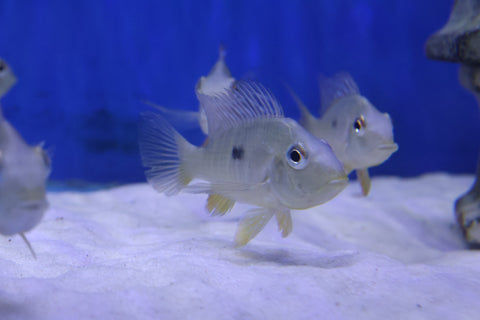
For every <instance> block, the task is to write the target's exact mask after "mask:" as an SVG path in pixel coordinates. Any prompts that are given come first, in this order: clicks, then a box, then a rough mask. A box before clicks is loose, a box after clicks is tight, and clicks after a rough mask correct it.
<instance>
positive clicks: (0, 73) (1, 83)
mask: <svg viewBox="0 0 480 320" xmlns="http://www.w3.org/2000/svg"><path fill="white" fill-rule="evenodd" d="M16 82H17V77H16V76H15V74H14V72H13V70H12V69H11V68H10V66H9V65H8V64H7V62H6V61H5V60H4V59H2V58H0V98H2V97H3V96H4V95H5V94H6V93H7V92H8V91H9V90H10V88H11V87H12V86H13V85H14V84H15V83H16Z"/></svg>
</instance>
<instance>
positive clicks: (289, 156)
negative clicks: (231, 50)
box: [139, 81, 348, 246]
mask: <svg viewBox="0 0 480 320" xmlns="http://www.w3.org/2000/svg"><path fill="white" fill-rule="evenodd" d="M200 103H201V106H202V108H204V110H205V115H206V120H207V122H208V139H207V142H206V143H205V144H204V145H203V146H201V147H196V146H193V145H192V144H190V143H189V142H187V141H186V140H185V139H184V138H183V137H182V136H181V135H180V134H179V133H177V132H176V131H175V130H174V129H173V127H172V126H171V125H170V123H169V122H168V121H167V120H165V119H164V118H163V117H162V116H161V115H159V114H156V113H152V112H148V113H144V114H142V120H141V123H140V141H139V144H140V154H141V157H142V163H143V165H144V166H145V167H147V168H149V169H148V170H146V173H145V174H146V177H147V180H148V182H149V183H150V184H151V185H152V186H153V188H154V189H156V190H157V191H158V192H161V193H165V194H166V195H174V194H177V193H178V192H180V191H181V190H185V191H186V192H191V193H206V194H208V195H209V196H208V200H207V209H208V211H209V212H211V213H212V214H213V215H223V214H225V213H227V212H228V211H230V210H231V209H232V207H233V206H234V204H235V202H236V201H238V202H242V203H247V204H251V205H254V206H257V208H255V209H252V210H250V211H249V212H248V214H247V215H246V216H245V218H243V219H242V220H241V221H240V223H239V225H238V228H237V232H236V235H235V242H236V244H237V245H238V246H243V245H246V244H247V243H248V242H249V241H250V240H251V239H252V238H254V237H255V236H256V235H257V234H258V233H259V232H260V231H261V230H262V229H263V228H264V226H265V225H266V224H267V222H268V221H269V220H270V219H271V218H272V217H273V216H275V217H276V219H277V223H278V228H279V230H280V231H281V233H282V236H283V237H287V236H288V235H289V234H290V232H291V231H292V218H291V214H290V210H291V209H307V208H311V207H314V206H317V205H319V204H322V203H324V202H326V201H329V200H331V199H332V198H334V197H335V196H336V195H337V194H338V193H340V192H341V191H342V190H343V189H344V188H345V187H346V186H347V184H348V178H347V176H346V174H345V172H344V170H343V166H342V164H341V163H340V162H339V161H338V159H337V158H336V156H335V154H334V153H333V150H332V149H331V147H330V146H329V145H328V144H327V143H326V142H325V141H324V140H320V139H317V138H315V137H314V136H313V135H311V134H310V133H308V132H307V131H306V130H305V129H303V128H302V127H301V126H300V125H299V124H298V123H297V122H296V121H294V120H292V119H289V118H285V117H284V116H283V110H282V108H281V106H280V105H279V104H278V102H277V100H276V99H275V98H274V96H273V95H272V94H271V93H270V92H269V91H268V90H266V89H265V88H263V87H262V86H261V85H260V84H256V83H254V82H245V81H238V82H235V83H234V85H233V86H232V88H231V89H227V90H225V91H224V93H223V94H215V95H203V94H202V95H201V97H200ZM194 179H195V180H197V181H198V180H201V181H198V183H194V184H192V185H189V183H190V182H191V181H192V180H194Z"/></svg>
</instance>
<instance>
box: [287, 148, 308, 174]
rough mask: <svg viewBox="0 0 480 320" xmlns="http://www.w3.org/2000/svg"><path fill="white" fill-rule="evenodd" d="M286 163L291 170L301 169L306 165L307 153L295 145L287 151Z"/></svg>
mask: <svg viewBox="0 0 480 320" xmlns="http://www.w3.org/2000/svg"><path fill="white" fill-rule="evenodd" d="M286 157H287V162H288V164H289V165H290V167H292V168H293V169H298V170H299V169H303V168H305V166H306V165H307V160H308V159H307V152H306V151H305V148H303V146H301V145H299V144H295V145H293V146H291V147H290V149H288V151H287V154H286Z"/></svg>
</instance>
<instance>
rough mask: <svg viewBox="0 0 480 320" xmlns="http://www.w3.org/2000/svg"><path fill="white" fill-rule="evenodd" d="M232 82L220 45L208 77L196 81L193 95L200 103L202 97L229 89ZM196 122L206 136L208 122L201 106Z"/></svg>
mask: <svg viewBox="0 0 480 320" xmlns="http://www.w3.org/2000/svg"><path fill="white" fill-rule="evenodd" d="M234 82H235V78H233V77H232V73H231V72H230V69H228V67H227V64H226V63H225V49H224V48H223V46H222V45H220V48H219V52H218V60H217V62H216V63H215V65H214V66H213V68H212V69H211V70H210V72H209V73H208V76H206V77H203V76H202V77H201V78H200V79H199V80H198V82H197V84H196V85H195V93H196V94H197V98H198V100H199V101H200V100H201V99H202V96H203V95H206V96H215V95H217V94H219V93H222V92H224V91H225V90H227V89H230V88H231V87H232V85H233V83H234ZM198 121H199V123H200V128H202V131H203V133H205V134H208V122H207V118H206V115H205V110H204V109H203V107H202V105H201V104H200V106H199V110H198Z"/></svg>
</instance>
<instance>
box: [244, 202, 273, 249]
mask: <svg viewBox="0 0 480 320" xmlns="http://www.w3.org/2000/svg"><path fill="white" fill-rule="evenodd" d="M273 215H274V211H273V210H272V209H265V208H257V209H252V210H250V211H248V212H247V216H246V217H244V218H243V219H242V220H240V222H239V223H238V227H237V232H236V233H235V244H236V246H238V247H243V246H244V245H246V244H247V243H248V242H249V241H250V240H252V239H253V238H255V236H256V235H257V234H258V233H259V232H260V231H262V229H263V228H264V227H265V225H266V224H267V223H268V221H270V219H271V218H272V217H273Z"/></svg>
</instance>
